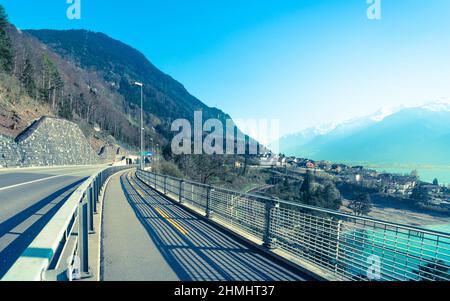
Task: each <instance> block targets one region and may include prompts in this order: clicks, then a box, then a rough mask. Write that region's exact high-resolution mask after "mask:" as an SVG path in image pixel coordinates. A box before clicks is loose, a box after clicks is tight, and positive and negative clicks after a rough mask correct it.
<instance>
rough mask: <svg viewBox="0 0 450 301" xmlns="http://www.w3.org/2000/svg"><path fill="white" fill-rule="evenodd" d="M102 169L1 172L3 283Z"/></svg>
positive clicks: (0, 266) (0, 262) (0, 268)
mask: <svg viewBox="0 0 450 301" xmlns="http://www.w3.org/2000/svg"><path fill="white" fill-rule="evenodd" d="M100 169H101V167H100V166H97V167H59V168H30V169H10V170H0V279H1V278H2V277H3V276H4V274H5V273H6V272H7V271H8V269H9V268H10V267H11V266H12V264H13V263H14V262H15V261H16V259H17V258H18V257H19V256H20V255H21V254H22V252H23V251H24V250H25V249H26V248H27V246H28V245H29V244H30V243H31V242H32V241H33V239H34V238H35V237H36V235H37V234H39V232H40V231H41V230H42V228H43V227H44V226H45V225H46V224H47V222H48V221H49V220H50V219H51V217H52V216H53V215H54V214H55V213H56V212H57V211H58V209H59V208H60V207H61V206H62V204H63V203H64V202H65V201H66V200H67V199H68V197H69V196H70V194H71V193H72V192H73V191H74V190H75V189H76V188H77V187H78V186H79V185H80V184H81V183H82V182H83V181H84V180H86V179H87V178H88V177H89V176H91V175H92V174H93V173H95V172H96V171H98V170H100Z"/></svg>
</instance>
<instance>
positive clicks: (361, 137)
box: [279, 99, 450, 164]
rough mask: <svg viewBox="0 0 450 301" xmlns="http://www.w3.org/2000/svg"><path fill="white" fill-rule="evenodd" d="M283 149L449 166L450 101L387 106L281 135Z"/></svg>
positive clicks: (303, 153) (353, 158) (314, 154)
mask: <svg viewBox="0 0 450 301" xmlns="http://www.w3.org/2000/svg"><path fill="white" fill-rule="evenodd" d="M279 147H280V151H281V152H283V153H285V154H288V155H295V156H300V157H308V158H312V159H317V160H319V159H324V160H334V161H362V162H370V163H439V164H442V163H445V164H450V156H449V155H448V154H450V100H448V99H442V100H439V101H434V102H430V103H426V104H423V105H420V106H410V107H406V106H403V107H398V108H383V109H381V110H379V111H378V112H376V113H375V114H372V115H369V116H365V117H361V118H355V119H352V120H349V121H346V122H343V123H338V124H330V125H327V126H325V127H323V126H322V127H317V128H310V129H306V130H304V131H302V132H300V133H298V134H294V135H289V136H285V137H283V138H281V139H280V140H279Z"/></svg>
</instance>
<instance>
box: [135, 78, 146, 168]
mask: <svg viewBox="0 0 450 301" xmlns="http://www.w3.org/2000/svg"><path fill="white" fill-rule="evenodd" d="M134 84H135V85H136V86H139V87H141V155H140V168H141V169H144V91H143V88H144V84H142V83H139V82H135V83H134Z"/></svg>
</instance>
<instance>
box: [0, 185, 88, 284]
mask: <svg viewBox="0 0 450 301" xmlns="http://www.w3.org/2000/svg"><path fill="white" fill-rule="evenodd" d="M86 179H87V178H84V179H81V180H79V181H76V182H74V183H72V184H70V185H68V186H66V187H63V188H61V189H60V190H58V191H56V192H54V193H52V194H51V195H49V196H47V197H45V198H44V199H42V200H40V201H38V202H37V203H35V204H34V205H32V206H30V207H28V208H27V209H25V210H23V211H21V212H20V213H18V214H16V215H14V216H13V217H11V218H9V219H8V220H6V221H5V222H3V223H1V224H0V238H1V237H3V236H5V235H7V234H12V235H18V237H16V238H15V239H14V240H13V241H12V242H11V243H9V244H8V246H7V247H6V248H4V249H3V250H2V251H1V252H0V279H1V278H2V277H3V276H4V275H5V274H6V273H7V272H8V270H9V269H10V268H11V266H12V265H13V264H14V262H16V260H17V259H18V258H19V257H20V256H21V255H22V253H23V252H24V251H25V250H26V248H27V247H28V245H29V244H30V243H31V242H32V241H33V240H34V238H35V237H36V236H37V235H38V234H39V233H40V232H41V231H42V229H43V228H44V227H45V225H46V224H47V223H48V222H49V221H50V219H51V218H52V217H53V216H54V215H55V214H56V212H58V210H59V209H60V208H61V206H62V205H63V204H64V203H65V202H66V201H67V199H68V198H69V197H70V195H71V191H70V190H73V189H75V188H76V187H78V186H79V185H80V184H81V183H83V182H84V181H85V180H86ZM69 192H70V193H69ZM65 193H68V194H67V195H66V196H64V197H63V198H62V199H61V200H59V201H58V202H57V203H56V204H55V205H54V206H53V207H52V208H51V209H50V210H49V211H48V212H47V213H45V214H44V215H41V217H39V219H38V220H37V221H36V222H34V223H33V224H32V225H30V226H29V227H28V228H27V229H26V230H25V231H23V232H22V233H13V232H12V231H13V229H15V228H16V227H17V226H19V225H20V224H22V223H23V222H25V221H26V220H27V219H29V218H30V217H32V216H33V215H40V214H38V213H37V212H39V211H40V210H41V209H42V208H44V207H45V206H47V205H48V204H50V203H51V202H52V201H54V200H56V199H58V198H61V196H63V195H64V194H65Z"/></svg>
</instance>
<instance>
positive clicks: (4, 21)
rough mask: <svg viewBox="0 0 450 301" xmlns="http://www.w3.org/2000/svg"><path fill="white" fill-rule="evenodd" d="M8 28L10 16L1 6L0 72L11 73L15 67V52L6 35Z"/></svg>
mask: <svg viewBox="0 0 450 301" xmlns="http://www.w3.org/2000/svg"><path fill="white" fill-rule="evenodd" d="M7 26H8V15H7V14H6V11H5V9H4V7H3V6H2V5H0V71H6V72H8V73H9V72H11V71H12V67H13V60H14V56H13V51H12V46H11V41H10V40H9V37H8V34H7V33H6V27H7Z"/></svg>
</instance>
